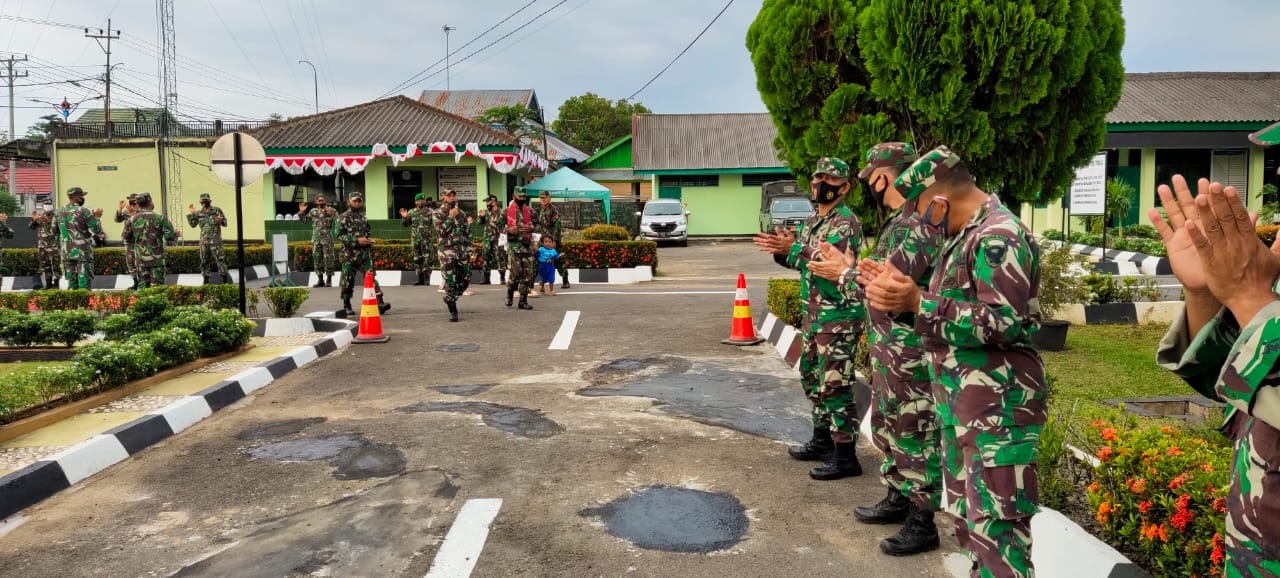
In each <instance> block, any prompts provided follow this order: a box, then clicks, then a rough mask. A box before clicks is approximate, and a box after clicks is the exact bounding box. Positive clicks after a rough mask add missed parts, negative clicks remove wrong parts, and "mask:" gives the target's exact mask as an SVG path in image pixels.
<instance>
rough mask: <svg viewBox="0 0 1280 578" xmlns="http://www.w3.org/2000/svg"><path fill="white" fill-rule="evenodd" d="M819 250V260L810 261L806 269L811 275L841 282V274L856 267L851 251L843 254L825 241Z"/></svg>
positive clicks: (819, 246)
mask: <svg viewBox="0 0 1280 578" xmlns="http://www.w3.org/2000/svg"><path fill="white" fill-rule="evenodd" d="M818 250H819V252H820V253H819V256H818V260H816V261H810V262H809V264H808V265H807V266H806V267H807V268H808V269H809V272H810V273H813V274H814V275H817V276H819V277H822V278H823V279H828V280H830V281H839V280H840V274H841V273H844V271H845V269H849V268H851V267H853V265H854V261H855V257H854V255H853V252H852V251H851V250H848V249H846V250H845V252H843V253H841V252H840V250H839V249H837V248H836V247H835V245H832V244H831V243H827V242H825V241H824V242H823V243H821V244H819V245H818Z"/></svg>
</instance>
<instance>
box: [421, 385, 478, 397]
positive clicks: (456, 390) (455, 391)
mask: <svg viewBox="0 0 1280 578" xmlns="http://www.w3.org/2000/svg"><path fill="white" fill-rule="evenodd" d="M432 389H434V390H436V391H438V392H440V393H443V394H446V395H460V396H463V397H470V396H473V395H478V394H481V393H484V392H486V391H489V390H490V389H493V384H492V383H485V384H480V383H477V384H473V385H442V386H440V387H433V388H432Z"/></svg>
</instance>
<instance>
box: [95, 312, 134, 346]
mask: <svg viewBox="0 0 1280 578" xmlns="http://www.w3.org/2000/svg"><path fill="white" fill-rule="evenodd" d="M132 328H133V319H132V318H130V317H129V315H128V314H125V313H112V314H111V315H108V316H106V317H103V318H102V320H101V321H99V322H98V331H101V332H102V334H103V335H104V336H105V337H106V339H107V340H109V341H120V340H121V339H124V338H125V337H127V336H128V335H129V333H130V331H131V330H132Z"/></svg>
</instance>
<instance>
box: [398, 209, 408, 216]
mask: <svg viewBox="0 0 1280 578" xmlns="http://www.w3.org/2000/svg"><path fill="white" fill-rule="evenodd" d="M400 216H401V217H408V216H409V209H400Z"/></svg>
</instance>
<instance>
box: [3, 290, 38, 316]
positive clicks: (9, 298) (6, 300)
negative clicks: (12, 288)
mask: <svg viewBox="0 0 1280 578" xmlns="http://www.w3.org/2000/svg"><path fill="white" fill-rule="evenodd" d="M0 309H5V310H8V311H21V312H23V313H26V312H27V311H28V310H30V309H31V294H30V293H13V292H10V293H0Z"/></svg>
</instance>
